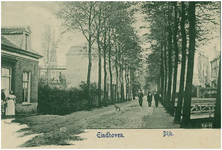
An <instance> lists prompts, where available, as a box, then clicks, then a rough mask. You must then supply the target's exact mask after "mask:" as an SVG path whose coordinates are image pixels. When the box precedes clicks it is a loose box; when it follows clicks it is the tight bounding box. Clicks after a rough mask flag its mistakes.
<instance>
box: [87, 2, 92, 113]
mask: <svg viewBox="0 0 222 150" xmlns="http://www.w3.org/2000/svg"><path fill="white" fill-rule="evenodd" d="M91 11H92V6H91V7H90V14H89V22H88V23H89V24H88V25H89V26H88V29H89V31H91V15H92V14H91ZM91 40H92V36H91V32H89V39H88V46H89V49H88V50H89V51H88V59H89V64H88V73H87V99H88V110H92V108H91V95H90V77H91V67H92V58H91V57H92V56H91V46H92V43H91V42H92V41H91Z"/></svg>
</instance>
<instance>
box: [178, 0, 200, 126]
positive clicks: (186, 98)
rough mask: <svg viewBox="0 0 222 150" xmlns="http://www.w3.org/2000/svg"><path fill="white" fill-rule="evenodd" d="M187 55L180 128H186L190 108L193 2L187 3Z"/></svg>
mask: <svg viewBox="0 0 222 150" xmlns="http://www.w3.org/2000/svg"><path fill="white" fill-rule="evenodd" d="M188 13H189V17H188V20H189V54H188V65H187V79H186V88H185V93H184V106H183V118H182V123H181V127H183V128H187V127H188V126H189V123H190V106H191V97H192V83H193V67H194V54H195V38H196V31H195V24H196V22H195V21H196V19H195V18H196V14H195V2H189V8H188Z"/></svg>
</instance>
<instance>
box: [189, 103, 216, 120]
mask: <svg viewBox="0 0 222 150" xmlns="http://www.w3.org/2000/svg"><path fill="white" fill-rule="evenodd" d="M214 110H215V104H214V103H211V104H209V103H208V104H206V103H205V104H204V103H200V104H194V105H191V111H190V112H191V114H200V113H209V117H211V116H212V114H213V113H214Z"/></svg>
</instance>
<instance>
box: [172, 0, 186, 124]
mask: <svg viewBox="0 0 222 150" xmlns="http://www.w3.org/2000/svg"><path fill="white" fill-rule="evenodd" d="M181 8H182V12H181V23H180V28H181V35H182V62H181V70H180V87H179V95H178V102H177V108H176V113H175V118H174V122H175V123H180V119H181V110H182V103H183V96H184V80H185V70H186V46H187V37H186V29H185V21H186V12H185V9H186V5H185V2H181Z"/></svg>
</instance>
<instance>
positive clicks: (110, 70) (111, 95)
mask: <svg viewBox="0 0 222 150" xmlns="http://www.w3.org/2000/svg"><path fill="white" fill-rule="evenodd" d="M108 35H109V38H108V41H109V43H108V44H109V77H110V98H111V104H113V76H112V65H111V44H110V36H111V35H110V29H109V34H108Z"/></svg>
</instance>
